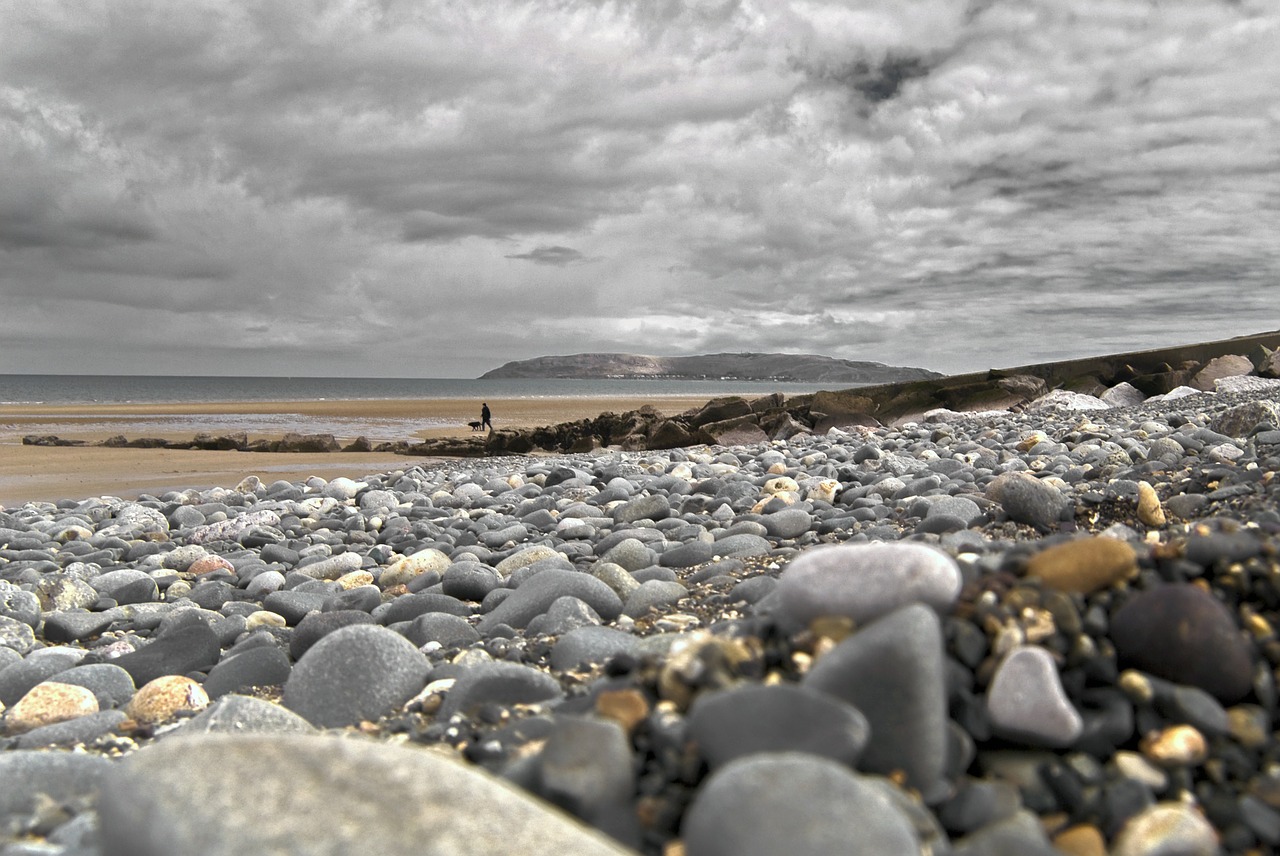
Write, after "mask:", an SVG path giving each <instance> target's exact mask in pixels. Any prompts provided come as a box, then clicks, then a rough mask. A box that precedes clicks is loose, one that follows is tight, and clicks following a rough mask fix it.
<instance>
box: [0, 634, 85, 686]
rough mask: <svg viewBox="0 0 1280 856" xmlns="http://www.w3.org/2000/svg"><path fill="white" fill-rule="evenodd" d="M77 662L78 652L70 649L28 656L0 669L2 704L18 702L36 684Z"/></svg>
mask: <svg viewBox="0 0 1280 856" xmlns="http://www.w3.org/2000/svg"><path fill="white" fill-rule="evenodd" d="M23 627H26V625H25V624H24V625H23ZM77 662H78V660H77V657H76V654H75V653H73V652H71V651H68V652H66V653H65V654H64V653H62V652H58V653H56V654H45V655H44V656H40V657H28V658H27V659H25V660H19V661H18V662H16V663H11V664H10V665H8V666H5V667H4V668H2V669H0V704H6V705H8V704H14V703H16V702H17V701H18V699H20V698H22V697H23V696H24V695H26V694H27V692H28V691H29V690H30V689H31V688H32V687H34V686H35V685H36V684H38V683H40V682H41V681H44V680H48V679H49V678H51V677H53V676H54V675H56V674H58V673H59V672H65V671H67V670H68V669H70V668H72V667H73V666H75V665H76V663H77Z"/></svg>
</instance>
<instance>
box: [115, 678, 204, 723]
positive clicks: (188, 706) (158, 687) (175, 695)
mask: <svg viewBox="0 0 1280 856" xmlns="http://www.w3.org/2000/svg"><path fill="white" fill-rule="evenodd" d="M208 706H209V696H208V694H207V693H205V691H204V687H202V686H200V685H199V684H198V683H196V682H195V681H193V680H191V679H190V678H188V677H184V676H182V675H164V676H163V677H159V678H156V679H155V680H154V681H150V682H149V683H147V684H144V685H143V686H142V688H141V689H139V690H138V691H137V692H136V693H134V696H133V699H132V700H131V701H130V702H129V706H128V707H127V708H125V713H126V714H128V715H129V717H130V718H131V719H133V720H134V721H135V722H138V723H141V724H143V725H154V724H155V723H158V722H165V721H166V720H169V719H172V718H173V717H174V716H175V715H176V714H178V713H179V712H180V711H184V710H204V709H205V708H206V707H208Z"/></svg>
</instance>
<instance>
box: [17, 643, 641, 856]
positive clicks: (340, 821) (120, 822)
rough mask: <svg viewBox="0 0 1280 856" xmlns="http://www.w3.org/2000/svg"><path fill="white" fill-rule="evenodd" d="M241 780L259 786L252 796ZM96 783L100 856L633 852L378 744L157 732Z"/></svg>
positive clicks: (482, 776)
mask: <svg viewBox="0 0 1280 856" xmlns="http://www.w3.org/2000/svg"><path fill="white" fill-rule="evenodd" d="M387 632H389V631H387ZM85 760H92V761H98V760H101V759H98V758H86V759H85ZM0 763H3V760H0ZM102 763H103V764H105V765H107V766H108V767H110V765H111V762H108V761H103V762H102ZM244 782H252V783H253V794H252V798H246V795H245V793H244V791H243V790H242V788H241V787H240V785H241V783H244ZM101 789H102V798H101V802H100V805H99V815H100V818H101V827H102V852H103V854H104V856H126V854H128V856H162V854H164V856H168V854H174V853H201V854H204V856H240V854H245V853H289V854H319V853H379V854H383V856H420V854H422V853H424V852H435V853H451V854H470V856H508V854H511V853H513V852H518V853H520V854H521V856H563V854H566V853H572V854H575V856H625V854H626V853H627V852H628V851H626V850H624V849H623V848H622V847H620V846H619V845H617V844H615V843H614V842H612V841H610V840H609V839H608V838H606V837H605V836H604V835H602V834H600V833H599V832H595V831H594V830H591V829H589V828H587V827H585V826H583V825H581V824H579V823H578V822H577V821H574V820H572V819H570V818H568V817H567V816H565V815H564V814H562V813H561V812H559V811H558V810H556V809H554V808H552V807H550V806H548V805H547V804H546V803H543V802H541V801H539V800H537V799H535V798H533V797H531V796H529V795H528V794H526V793H524V792H523V791H520V790H518V789H517V788H514V787H512V786H510V785H507V784H505V783H503V782H501V781H500V780H498V779H495V778H493V777H492V776H489V775H488V774H486V773H484V772H483V771H482V770H480V769H479V768H477V767H473V766H471V765H468V764H463V763H460V762H458V761H455V760H453V759H452V758H447V757H445V756H444V755H442V754H438V753H435V752H424V751H422V750H421V749H415V748H410V747H407V746H390V745H387V744H383V743H376V742H373V741H363V740H344V739H339V738H332V737H321V736H303V735H288V734H284V735H282V734H270V735H203V736H194V737H189V738H186V739H183V740H164V741H161V742H159V743H157V744H156V745H155V746H152V747H149V748H147V749H145V750H143V751H140V752H135V753H134V754H132V755H130V756H129V757H128V758H126V759H125V760H124V761H122V762H120V763H119V765H118V767H116V769H115V770H114V771H113V772H112V773H111V775H110V778H109V781H107V782H106V783H105V785H103V786H102V787H101ZM517 830H518V839H519V846H518V847H517V848H516V849H514V850H513V844H512V841H513V835H516V834H517V833H516V831H517Z"/></svg>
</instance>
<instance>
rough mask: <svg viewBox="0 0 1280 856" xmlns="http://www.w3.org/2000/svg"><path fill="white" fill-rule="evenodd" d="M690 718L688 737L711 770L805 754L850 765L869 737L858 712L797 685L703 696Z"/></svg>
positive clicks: (753, 686)
mask: <svg viewBox="0 0 1280 856" xmlns="http://www.w3.org/2000/svg"><path fill="white" fill-rule="evenodd" d="M688 719H689V737H690V738H691V739H692V740H693V741H694V743H695V744H697V748H698V751H699V753H701V755H702V757H703V758H705V759H706V760H707V764H708V765H709V766H710V767H711V768H712V769H715V768H717V767H721V766H724V765H725V764H727V763H728V762H730V761H733V760H736V759H737V758H740V757H743V756H745V755H752V754H755V753H757V752H807V753H810V754H813V755H819V756H822V757H824V758H830V759H831V760H833V761H838V762H840V763H842V764H846V765H848V766H854V764H855V762H856V761H857V760H858V757H859V756H860V755H861V754H862V750H863V749H864V748H865V747H866V745H867V739H868V738H869V737H870V733H871V731H870V727H869V726H868V724H867V718H866V717H865V716H863V715H862V713H861V712H860V711H859V710H858V709H857V708H855V707H853V706H852V705H850V704H848V703H846V702H844V701H841V700H840V699H838V698H836V697H835V696H832V695H830V694H828V693H825V692H819V691H817V690H814V689H810V688H808V687H803V686H799V685H796V684H778V685H776V686H764V685H759V684H750V685H747V686H743V687H738V688H733V689H728V690H723V691H720V692H715V693H706V694H703V695H700V696H699V697H698V698H697V700H696V701H695V702H694V704H693V708H692V709H691V710H690V711H689V717H688Z"/></svg>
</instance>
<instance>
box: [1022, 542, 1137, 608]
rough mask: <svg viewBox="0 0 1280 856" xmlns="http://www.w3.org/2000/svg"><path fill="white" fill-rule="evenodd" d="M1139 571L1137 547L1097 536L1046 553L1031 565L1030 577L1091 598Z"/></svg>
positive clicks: (1060, 546)
mask: <svg viewBox="0 0 1280 856" xmlns="http://www.w3.org/2000/svg"><path fill="white" fill-rule="evenodd" d="M1137 571H1138V555H1137V553H1135V552H1134V550H1133V547H1131V546H1129V544H1128V543H1126V542H1124V541H1120V540H1117V539H1115V538H1105V537H1101V536H1095V537H1090V538H1080V539H1077V540H1075V541H1067V542H1065V543H1062V544H1055V545H1054V546H1052V547H1050V548H1048V549H1047V550H1043V551H1041V552H1039V553H1037V554H1036V555H1034V556H1032V557H1031V559H1030V561H1028V562H1027V575H1028V576H1031V577H1036V578H1038V579H1040V580H1041V581H1042V582H1043V583H1044V584H1045V585H1046V586H1048V587H1049V588H1054V589H1057V590H1059V591H1067V592H1079V593H1080V594H1091V593H1093V592H1095V591H1099V590H1100V589H1104V588H1107V587H1109V586H1112V585H1115V584H1116V583H1118V582H1120V581H1121V580H1125V579H1128V578H1129V577H1131V576H1133V575H1134V574H1135V573H1137Z"/></svg>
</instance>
